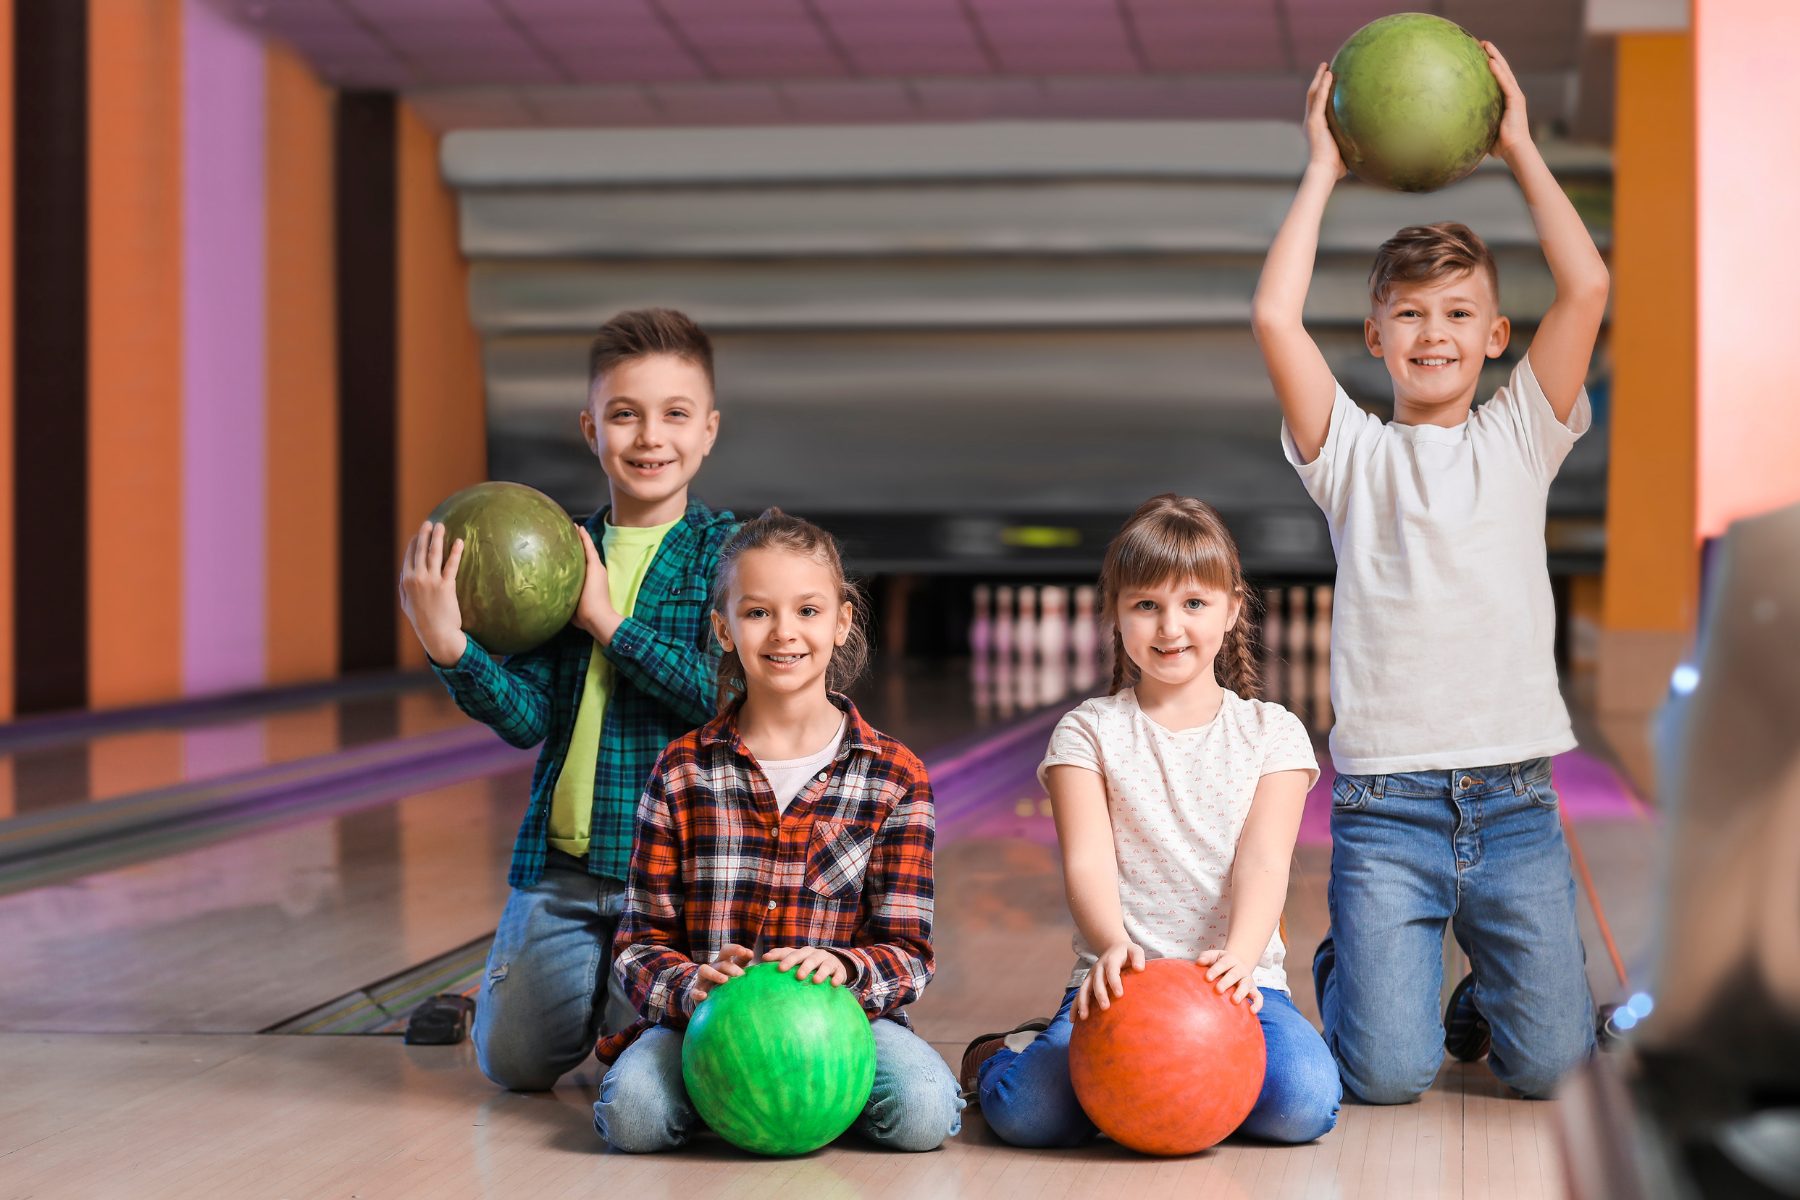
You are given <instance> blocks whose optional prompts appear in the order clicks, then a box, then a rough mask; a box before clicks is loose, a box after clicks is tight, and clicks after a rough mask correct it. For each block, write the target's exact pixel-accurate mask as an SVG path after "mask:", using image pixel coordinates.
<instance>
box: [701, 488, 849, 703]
mask: <svg viewBox="0 0 1800 1200" xmlns="http://www.w3.org/2000/svg"><path fill="white" fill-rule="evenodd" d="M752 550H782V551H786V552H787V553H789V554H798V555H800V556H802V557H803V558H810V559H812V560H813V561H814V562H816V563H818V564H819V565H820V566H822V567H824V568H825V569H826V570H828V571H830V572H831V581H832V583H833V584H834V585H836V587H837V594H838V601H839V602H840V603H842V602H844V601H848V602H849V604H850V636H849V637H847V638H846V639H845V640H844V644H843V645H841V646H838V647H836V648H834V649H833V650H832V652H831V662H830V663H829V664H827V666H826V668H825V689H826V690H827V691H832V692H841V691H844V690H845V689H846V688H848V687H849V686H850V685H851V684H852V683H855V682H856V679H857V677H858V676H860V675H861V674H862V673H863V668H865V667H867V666H868V665H869V638H868V634H867V633H866V632H865V631H864V629H863V619H862V612H863V605H862V592H861V589H859V588H858V587H857V586H856V585H855V584H854V583H851V582H850V580H849V579H848V578H846V577H845V575H844V562H843V559H841V558H840V557H838V548H837V542H836V541H834V540H833V539H832V536H831V535H830V534H829V533H826V532H825V531H824V530H823V529H820V528H819V527H818V526H817V525H814V524H813V523H812V522H811V521H806V520H802V519H801V518H799V517H791V516H789V515H788V514H787V513H784V512H782V511H781V510H780V509H779V508H770V509H765V510H764V511H763V515H762V516H760V517H757V518H756V519H755V520H754V521H745V522H744V523H743V524H742V525H740V526H738V529H737V532H736V533H734V534H732V535H731V539H730V540H729V541H727V542H726V543H725V548H724V549H723V550H721V551H719V566H718V569H717V570H715V571H714V572H713V586H712V601H711V607H712V611H713V612H716V613H718V614H719V616H720V618H723V617H724V616H725V610H726V608H727V607H728V606H729V605H730V602H731V585H732V584H733V583H734V582H735V581H736V580H737V567H738V560H739V559H741V558H742V557H743V556H744V555H746V554H748V553H749V552H750V551H752ZM715 640H716V634H715ZM719 649H720V652H721V657H720V659H719V669H718V675H717V680H718V688H719V693H718V711H719V712H724V711H725V710H726V709H727V708H729V707H731V706H732V705H733V704H736V703H737V702H738V701H740V700H742V699H743V698H744V662H743V660H742V659H741V658H739V657H738V652H737V651H736V650H726V649H725V648H724V647H723V646H720V647H719Z"/></svg>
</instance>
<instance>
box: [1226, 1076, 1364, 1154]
mask: <svg viewBox="0 0 1800 1200" xmlns="http://www.w3.org/2000/svg"><path fill="white" fill-rule="evenodd" d="M1331 1083H1332V1086H1331V1087H1330V1088H1318V1087H1315V1088H1307V1089H1304V1090H1302V1091H1300V1092H1298V1093H1297V1094H1293V1095H1286V1096H1283V1097H1281V1098H1280V1102H1279V1103H1278V1104H1275V1105H1272V1106H1270V1107H1269V1108H1268V1109H1267V1110H1265V1111H1261V1112H1253V1113H1251V1114H1250V1116H1249V1117H1248V1118H1246V1119H1245V1121H1244V1124H1243V1125H1242V1126H1241V1127H1240V1128H1239V1132H1240V1133H1244V1134H1248V1135H1249V1136H1251V1137H1254V1138H1258V1139H1260V1140H1262V1141H1265V1142H1280V1143H1282V1144H1284V1145H1290V1146H1298V1145H1301V1144H1303V1143H1306V1142H1311V1141H1316V1140H1318V1139H1319V1138H1322V1137H1324V1136H1325V1135H1326V1134H1328V1133H1330V1132H1331V1131H1332V1130H1333V1129H1334V1128H1336V1127H1337V1122H1338V1106H1339V1103H1340V1101H1341V1099H1342V1097H1343V1092H1342V1090H1341V1089H1340V1088H1339V1087H1338V1086H1337V1081H1336V1080H1335V1079H1334V1080H1332V1081H1331Z"/></svg>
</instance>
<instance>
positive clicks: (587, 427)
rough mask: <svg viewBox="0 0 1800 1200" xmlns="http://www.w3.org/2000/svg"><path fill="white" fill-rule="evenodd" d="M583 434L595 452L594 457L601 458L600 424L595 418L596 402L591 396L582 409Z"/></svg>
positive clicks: (589, 447)
mask: <svg viewBox="0 0 1800 1200" xmlns="http://www.w3.org/2000/svg"><path fill="white" fill-rule="evenodd" d="M581 436H582V439H583V440H584V441H586V442H587V444H588V449H589V450H591V451H593V452H594V457H595V458H599V457H600V426H599V425H598V424H597V423H596V422H595V420H594V402H593V400H592V399H591V398H590V399H589V400H588V402H587V406H586V407H585V408H583V409H582V410H581Z"/></svg>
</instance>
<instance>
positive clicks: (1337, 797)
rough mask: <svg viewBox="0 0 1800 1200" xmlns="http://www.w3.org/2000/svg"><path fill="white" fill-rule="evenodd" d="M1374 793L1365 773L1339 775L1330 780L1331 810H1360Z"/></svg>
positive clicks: (1343, 811) (1342, 811) (1346, 811)
mask: <svg viewBox="0 0 1800 1200" xmlns="http://www.w3.org/2000/svg"><path fill="white" fill-rule="evenodd" d="M1373 794H1374V788H1373V787H1371V786H1370V783H1369V777H1368V776H1367V775H1339V776H1338V777H1337V778H1336V779H1334V780H1332V781H1331V811H1332V812H1334V813H1340V812H1341V813H1348V812H1361V811H1362V810H1363V809H1365V808H1367V807H1369V798H1370V797H1371V796H1372V795H1373Z"/></svg>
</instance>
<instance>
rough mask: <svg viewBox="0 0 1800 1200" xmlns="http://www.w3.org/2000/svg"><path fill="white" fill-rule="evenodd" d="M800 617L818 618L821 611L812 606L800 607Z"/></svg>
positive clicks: (803, 605)
mask: <svg viewBox="0 0 1800 1200" xmlns="http://www.w3.org/2000/svg"><path fill="white" fill-rule="evenodd" d="M800 615H801V616H803V617H816V616H818V615H819V610H818V609H817V608H816V607H814V606H813V605H811V604H802V605H801V606H800Z"/></svg>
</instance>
